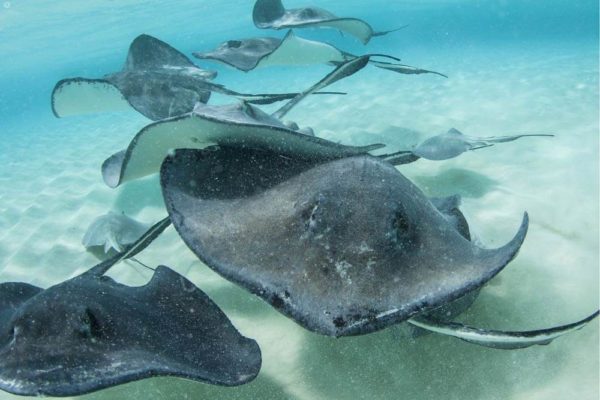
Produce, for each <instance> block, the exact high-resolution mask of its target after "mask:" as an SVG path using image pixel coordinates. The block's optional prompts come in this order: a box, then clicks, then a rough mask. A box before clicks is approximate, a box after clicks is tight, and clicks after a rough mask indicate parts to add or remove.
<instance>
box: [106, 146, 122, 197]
mask: <svg viewBox="0 0 600 400" xmlns="http://www.w3.org/2000/svg"><path fill="white" fill-rule="evenodd" d="M125 153H126V150H121V151H118V152H116V153H115V154H113V155H112V156H110V157H108V158H107V159H106V160H104V162H103V163H102V179H104V183H106V185H108V187H110V188H113V189H114V188H116V187H117V186H119V183H121V170H122V168H123V161H124V160H125Z"/></svg>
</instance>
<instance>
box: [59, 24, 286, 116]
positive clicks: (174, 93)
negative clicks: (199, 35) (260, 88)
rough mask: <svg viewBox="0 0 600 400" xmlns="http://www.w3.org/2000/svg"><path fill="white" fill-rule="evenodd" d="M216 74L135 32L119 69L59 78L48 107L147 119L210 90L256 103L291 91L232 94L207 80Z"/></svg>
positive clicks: (177, 110)
mask: <svg viewBox="0 0 600 400" xmlns="http://www.w3.org/2000/svg"><path fill="white" fill-rule="evenodd" d="M216 74H217V73H216V72H213V71H206V70H203V69H200V68H198V67H197V66H196V65H194V64H193V63H192V62H191V61H190V60H189V59H188V58H187V57H186V56H185V55H183V54H182V53H180V52H179V51H177V50H176V49H174V48H173V47H171V46H169V45H168V44H167V43H165V42H162V41H160V40H158V39H156V38H154V37H152V36H149V35H140V36H138V37H137V38H136V39H135V40H134V41H133V42H132V43H131V46H130V48H129V53H128V55H127V60H126V62H125V66H124V67H123V69H122V70H121V71H119V72H116V73H112V74H108V75H106V76H105V77H104V78H101V79H88V78H68V79H63V80H61V81H59V82H58V83H57V84H56V86H55V87H54V90H53V91H52V110H53V112H54V115H56V116H57V117H64V116H69V115H78V114H85V113H93V112H110V111H123V110H130V109H131V108H133V109H135V110H136V111H138V112H139V113H141V114H143V115H144V116H146V117H148V118H150V119H152V120H159V119H163V118H169V117H172V116H176V115H181V114H185V113H189V112H190V111H192V110H193V109H194V106H195V104H196V103H198V102H201V103H206V102H207V101H208V100H209V98H210V96H211V92H218V93H221V94H225V95H230V96H235V97H238V98H240V99H243V100H246V101H248V102H255V103H257V104H269V103H273V102H276V101H281V100H286V99H290V98H292V97H294V96H295V95H296V93H284V94H245V93H238V92H235V91H233V90H229V89H227V88H225V87H224V86H222V85H219V84H216V83H212V82H210V81H209V80H210V79H213V78H214V77H216Z"/></svg>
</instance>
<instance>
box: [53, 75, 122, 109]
mask: <svg viewBox="0 0 600 400" xmlns="http://www.w3.org/2000/svg"><path fill="white" fill-rule="evenodd" d="M131 109H132V106H131V105H130V104H129V102H128V101H127V100H126V99H125V97H123V94H122V93H121V92H120V91H119V89H117V87H116V86H115V85H113V84H112V83H110V82H108V81H106V80H104V79H86V78H70V79H63V80H61V81H59V82H58V83H57V84H56V86H55V87H54V90H53V91H52V112H53V113H54V115H55V116H56V117H58V118H62V117H67V116H70V115H80V114H90V113H100V112H115V111H130V110H131Z"/></svg>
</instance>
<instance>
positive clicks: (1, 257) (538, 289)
mask: <svg viewBox="0 0 600 400" xmlns="http://www.w3.org/2000/svg"><path fill="white" fill-rule="evenodd" d="M253 3H254V2H253V1H252V0H223V1H205V0H177V1H169V0H161V1H158V0H144V1H141V0H122V1H114V0H86V1H81V0H11V1H4V2H3V3H2V7H0V67H1V68H0V165H1V167H0V187H1V189H0V282H9V281H11V282H12V281H19V282H27V283H30V284H33V285H37V286H41V287H48V286H51V285H53V284H56V283H59V282H61V281H63V280H65V279H68V278H70V277H73V276H75V275H76V274H78V273H81V272H83V271H85V270H86V269H88V268H89V267H90V266H92V265H94V264H95V263H96V262H97V259H96V258H95V257H94V256H93V255H92V254H91V253H89V252H86V251H85V249H84V248H83V246H82V245H81V239H82V237H83V235H84V233H85V231H86V229H87V228H88V226H89V225H90V223H91V222H92V221H93V220H94V219H95V218H96V217H98V216H100V215H103V214H105V213H106V212H108V211H109V210H113V211H116V212H124V213H125V214H127V215H129V216H131V217H133V218H136V219H137V220H139V221H144V222H147V223H151V222H155V221H157V220H159V219H160V218H162V217H163V216H164V215H165V208H164V202H163V198H162V193H161V189H160V185H159V181H158V178H157V177H156V176H155V175H154V176H150V177H147V178H144V179H141V180H138V181H133V182H130V183H127V184H125V185H123V186H121V187H119V188H117V189H110V188H108V187H107V186H106V185H105V184H104V182H103V180H102V175H101V173H100V166H101V164H102V163H103V161H104V160H105V159H106V158H107V157H108V156H110V155H111V154H113V153H115V152H116V151H119V150H121V149H123V148H125V147H126V146H127V145H128V143H129V142H130V140H131V139H132V138H133V136H134V135H135V134H136V133H137V132H138V131H139V130H140V129H142V128H143V127H144V126H146V125H147V124H148V123H150V121H149V120H148V119H146V118H145V117H143V116H141V115H140V114H137V113H135V112H120V113H109V114H88V115H81V116H74V117H68V118H61V119H58V118H55V117H54V116H53V115H52V110H51V106H50V94H51V92H52V89H53V87H54V85H55V84H56V82H57V81H59V80H60V79H63V78H67V77H88V78H100V77H102V76H103V75H104V74H107V73H111V72H115V71H117V70H119V69H120V68H121V67H122V66H123V64H124V62H125V58H126V55H127V49H128V46H129V44H130V42H131V41H132V40H133V39H134V38H135V37H136V36H138V35H139V34H142V33H146V34H150V35H153V36H156V37H157V38H160V39H161V40H164V41H166V42H167V43H169V44H170V45H172V46H173V47H175V48H176V49H178V50H180V51H182V52H183V53H184V54H186V55H187V56H188V57H190V58H192V56H191V53H192V52H194V51H208V50H210V49H213V48H214V47H215V46H216V45H218V44H219V43H221V42H223V41H225V40H230V39H240V38H249V37H257V36H276V37H279V38H282V37H283V36H284V35H285V33H286V31H284V30H282V31H268V30H259V29H257V28H255V27H254V25H253V24H252V17H251V12H252V6H253ZM390 3H392V4H390ZM284 4H285V5H286V7H287V8H294V7H302V6H304V5H318V6H319V7H323V8H326V9H328V10H331V11H332V12H334V13H335V14H337V15H341V16H352V17H360V18H363V19H365V20H367V21H369V23H370V24H371V25H373V26H374V27H375V28H376V29H377V30H384V29H392V28H395V27H398V26H402V25H405V24H408V25H409V26H408V27H407V28H406V29H403V30H402V31H400V32H396V33H392V34H389V35H387V36H384V37H381V38H373V39H372V41H371V42H370V43H369V44H368V45H366V46H363V45H362V44H361V43H360V42H359V41H357V40H355V39H354V38H352V37H351V36H349V35H340V34H339V32H337V31H334V30H330V29H297V30H295V33H296V34H297V35H301V36H302V37H306V38H309V39H312V40H323V41H327V42H329V43H332V44H335V45H336V46H337V47H339V48H341V49H343V50H345V51H348V52H351V53H354V54H365V53H386V54H391V55H394V56H398V57H400V58H401V59H402V62H403V63H406V64H409V65H415V66H419V67H421V68H426V69H430V70H434V71H440V72H442V73H444V74H447V75H448V77H449V78H448V79H445V78H442V77H440V76H436V75H400V74H396V73H393V72H389V71H385V70H382V69H377V68H374V67H367V68H365V69H364V70H362V71H360V72H358V73H357V74H355V75H354V76H351V77H349V78H347V79H344V80H342V81H340V82H337V83H335V84H334V85H332V86H331V87H330V88H327V90H333V91H342V92H347V95H345V96H312V97H310V98H308V99H306V100H305V101H303V102H302V103H301V104H300V105H298V107H297V108H295V109H294V110H293V111H292V112H290V114H289V115H288V116H286V119H288V118H289V119H290V120H293V121H296V122H298V124H299V125H300V126H310V127H312V128H313V129H314V131H315V133H316V135H317V136H319V137H321V138H324V139H328V140H331V141H333V142H339V143H343V144H346V145H367V144H372V143H385V144H386V145H387V148H386V149H385V152H388V150H389V152H391V151H397V150H402V149H406V148H411V147H412V146H414V145H415V144H417V143H420V142H422V141H423V140H424V139H426V138H428V137H430V136H434V135H437V134H440V133H443V132H446V131H447V130H448V129H450V128H456V129H458V130H460V131H461V132H464V133H465V134H466V135H469V136H484V137H488V136H504V135H516V134H522V133H549V134H554V135H555V137H553V138H523V139H520V140H519V141H515V142H511V143H505V144H499V145H496V146H493V147H491V148H485V149H480V150H477V151H469V152H466V153H464V154H463V155H461V156H460V157H458V158H455V159H452V160H447V161H428V160H419V161H418V162H415V163H413V164H408V165H405V166H400V167H399V170H400V171H401V172H402V173H403V174H404V175H405V176H406V177H408V178H409V179H410V180H411V181H412V182H414V183H415V184H416V185H417V186H418V187H419V188H420V189H421V190H423V191H424V192H425V194H426V195H428V196H438V197H439V196H449V195H453V194H460V195H461V196H462V199H463V202H462V207H461V209H462V210H463V211H464V214H465V216H466V217H467V219H468V221H469V224H470V227H471V232H472V234H473V236H474V241H475V242H476V243H478V244H481V245H483V246H485V247H488V248H495V247H498V246H500V245H502V244H504V243H506V242H507V241H508V240H509V239H510V238H511V237H512V236H513V235H514V233H515V231H516V229H517V227H518V224H519V222H520V219H521V216H522V214H523V212H524V211H527V212H528V213H529V215H530V219H531V223H530V228H529V232H528V236H527V238H526V240H525V242H524V245H523V247H522V248H521V251H520V253H519V255H518V257H517V258H516V259H515V260H514V261H513V262H512V263H511V264H510V265H509V266H508V267H507V268H506V270H504V271H503V272H502V273H501V274H500V275H499V276H498V277H496V278H494V279H493V280H492V281H491V282H490V283H489V284H488V285H487V286H485V287H484V289H483V290H482V293H481V295H480V297H479V298H478V299H477V301H476V302H475V303H474V304H473V306H472V307H471V308H470V309H469V310H468V311H467V312H466V313H464V314H463V315H461V316H460V317H459V318H458V320H459V321H461V322H465V323H468V324H469V325H473V326H478V327H483V328H490V329H503V330H532V329H540V328H543V327H549V326H556V325H561V324H566V323H569V322H572V321H575V320H579V319H581V318H583V317H585V316H586V315H588V314H590V313H591V312H593V311H594V310H596V309H597V308H598V300H599V299H598V297H599V288H598V285H599V280H600V276H599V251H600V246H599V226H598V225H599V218H600V213H599V193H598V192H599V180H600V177H599V136H600V131H599V127H598V120H599V106H600V104H599V89H598V87H599V78H598V73H599V66H598V57H599V51H598V3H597V2H596V1H590V0H584V1H576V2H572V1H571V2H569V1H566V0H552V1H548V2H544V1H533V0H528V1H521V0H491V1H467V0H448V1H442V0H427V1H416V0H410V1H394V2H389V1H383V0H375V1H369V2H366V1H359V0H351V1H340V0H310V1H309V0H287V1H285V2H284ZM193 61H194V62H195V63H196V64H197V65H199V66H201V67H202V68H208V69H214V70H216V71H218V73H219V74H218V76H217V78H216V79H215V83H218V84H222V85H225V86H226V87H228V88H230V89H234V90H236V91H239V92H245V93H273V92H275V93H279V92H294V91H301V90H304V89H306V88H307V87H309V86H310V85H312V84H313V83H315V82H317V81H318V80H319V79H321V78H322V77H323V76H324V75H325V74H327V73H328V72H330V71H331V69H332V67H330V66H327V65H311V66H290V67H281V66H270V67H266V68H264V69H261V70H255V71H251V72H248V73H243V72H239V71H237V70H235V69H233V68H230V67H227V66H224V65H220V64H217V63H214V62H210V61H207V60H197V59H193ZM214 100H215V101H216V102H221V103H224V102H231V101H232V100H231V98H229V97H225V96H215V99H214ZM275 109H277V107H274V106H265V107H264V110H266V111H274V110H275ZM138 258H139V259H140V260H142V261H143V262H144V263H145V264H147V265H159V264H165V265H168V266H170V267H171V268H173V269H174V270H176V271H177V272H179V273H181V274H184V275H185V276H186V277H187V278H188V279H190V280H191V281H192V282H194V284H196V285H198V287H200V288H201V289H202V290H204V291H205V292H206V293H207V294H208V295H209V296H210V297H211V298H212V299H213V300H214V301H215V302H216V303H217V304H218V305H219V307H221V308H222V309H223V311H224V312H225V313H226V314H227V316H228V317H229V318H230V319H231V321H232V322H233V324H234V325H235V326H236V327H237V328H238V329H239V330H240V332H241V333H242V334H243V335H244V336H246V337H249V338H253V339H255V340H256V341H257V342H258V344H259V345H260V347H261V350H262V358H263V362H262V369H261V372H260V374H259V376H258V378H257V379H256V380H255V381H253V382H251V383H249V384H247V385H243V386H240V387H235V388H228V387H219V386H212V385H208V384H202V383H197V382H191V381H186V380H180V379H176V378H164V377H163V378H152V379H147V380H143V381H139V382H134V383H129V384H126V385H122V386H117V387H114V388H110V389H106V390H103V391H99V392H96V393H93V394H89V395H86V396H85V397H86V398H88V399H98V400H99V399H122V398H144V399H208V398H210V399H298V400H304V399H457V400H459V399H460V400H466V399H485V400H488V399H498V400H500V399H502V400H504V399H513V400H521V399H523V400H524V399H528V400H529V399H540V400H541V399H565V398H573V399H583V400H594V399H597V398H598V396H599V391H600V389H599V383H598V376H599V374H600V370H599V360H598V352H599V347H598V343H599V337H598V331H599V329H598V321H597V320H595V321H594V322H592V323H591V324H590V325H588V326H587V327H585V328H584V329H582V330H580V331H578V332H575V333H573V334H571V335H567V336H565V337H563V338H559V339H557V340H556V341H554V342H553V343H552V344H550V345H549V346H534V347H531V348H527V349H523V350H514V351H502V350H495V349H488V348H484V347H479V346H475V345H472V344H469V343H466V342H462V341H460V340H457V339H453V338H450V337H445V336H440V335H433V334H432V335H427V336H423V337H420V338H417V339H406V338H403V337H402V335H401V332H400V329H401V328H398V327H391V328H389V329H385V330H382V331H379V332H376V333H373V334H369V335H364V336H357V337H348V338H340V339H333V338H329V337H325V336H321V335H317V334H314V333H311V332H309V331H307V330H305V329H303V328H302V327H300V326H299V325H297V324H296V323H294V322H293V321H292V320H290V319H288V318H286V317H284V316H283V315H281V314H279V313H278V312H277V311H275V310H274V309H273V308H272V307H270V306H269V305H268V304H267V303H265V302H263V301H262V300H260V299H259V298H258V297H255V296H253V295H250V294H248V292H246V291H245V290H243V289H241V288H240V287H238V286H236V285H234V284H232V283H230V282H228V281H226V280H225V279H223V278H221V277H220V276H219V275H217V274H216V273H214V272H213V271H212V270H210V269H209V268H208V267H206V266H205V265H204V264H203V263H201V262H200V261H199V260H198V258H197V257H196V256H195V255H194V254H193V253H192V252H191V251H190V250H189V249H188V248H187V247H186V246H185V244H184V243H183V242H182V240H181V239H180V238H179V236H178V235H177V233H176V232H175V230H173V229H172V228H170V229H169V230H167V231H166V232H165V234H164V235H162V236H161V237H160V238H158V239H157V240H156V242H154V243H153V244H152V245H151V246H150V247H149V248H148V249H146V250H144V252H143V253H141V254H140V255H139V256H138ZM110 275H111V276H113V277H115V278H117V279H118V280H119V281H122V282H125V283H128V284H132V285H133V284H135V285H140V284H143V283H144V282H146V281H147V280H148V279H149V278H150V276H151V273H150V272H149V271H146V270H144V269H137V268H136V267H130V266H128V265H126V264H122V265H120V266H118V267H116V268H115V269H114V270H112V271H111V273H110ZM1 317H2V310H0V321H1ZM3 329H4V327H2V326H0V334H1V333H2V331H3ZM0 345H2V343H0ZM1 374H2V371H0V375H1ZM17 398H18V397H16V396H13V395H9V394H7V393H4V392H0V399H2V400H4V399H17Z"/></svg>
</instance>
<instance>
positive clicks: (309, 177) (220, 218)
mask: <svg viewBox="0 0 600 400" xmlns="http://www.w3.org/2000/svg"><path fill="white" fill-rule="evenodd" d="M161 185H162V188H163V194H164V198H165V204H166V206H167V210H168V212H169V215H170V217H171V220H172V222H173V224H174V226H175V228H176V229H177V231H178V232H179V234H180V236H181V237H182V238H183V240H184V241H185V242H186V244H187V245H188V246H189V247H190V249H192V251H193V252H194V253H195V254H196V255H197V256H198V257H199V258H200V259H201V260H202V261H203V262H205V263H206V264H207V265H208V266H209V267H211V268H212V269H214V270H215V271H216V272H218V273H219V274H221V275H222V276H224V277H225V278H227V279H229V280H231V281H233V282H235V283H237V284H239V285H241V286H242V287H244V288H246V289H247V290H249V291H250V292H252V293H254V294H256V295H258V296H260V297H261V298H263V299H264V300H265V301H267V302H268V303H270V304H271V305H272V306H273V307H275V308H276V309H277V310H279V311H280V312H282V313H283V314H285V315H287V316H289V317H290V318H292V319H293V320H295V321H296V322H297V323H299V324H300V325H302V326H303V327H305V328H307V329H309V330H311V331H314V332H317V333H320V334H324V335H330V336H347V335H360V334H366V333H370V332H373V331H376V330H379V329H383V328H385V327H387V326H389V325H391V324H394V323H398V322H402V321H405V320H409V322H411V323H412V322H414V325H417V324H418V327H419V328H423V329H429V330H433V331H438V332H440V333H445V334H450V335H452V336H456V337H460V338H462V339H465V340H469V341H471V342H473V343H477V344H480V345H484V346H488V347H495V348H520V347H527V346H531V345H534V344H547V343H548V342H549V341H550V340H552V339H554V338H555V337H558V336H560V335H562V334H565V333H568V332H570V331H572V330H575V329H579V328H581V327H582V326H584V325H585V323H587V322H589V320H590V319H589V318H588V319H586V320H583V321H580V322H578V323H576V324H572V325H565V326H561V327H557V328H551V329H550V330H542V331H536V332H534V333H531V332H498V331H484V330H481V331H480V333H481V335H480V336H477V337H462V336H464V335H463V332H462V330H465V329H466V330H469V329H471V330H474V328H469V327H465V326H462V325H459V324H453V325H451V324H444V323H443V322H438V321H436V320H435V319H434V318H435V315H439V312H440V307H443V306H445V307H446V309H445V311H446V312H447V311H448V310H450V312H453V313H455V314H454V315H456V313H460V312H461V311H462V310H464V309H465V308H466V307H468V306H469V304H470V303H471V302H472V301H473V300H474V298H475V297H476V295H477V293H476V291H477V290H479V289H480V288H481V287H482V286H483V285H484V284H485V283H486V282H488V281H489V280H490V279H491V278H492V277H494V276H495V275H496V274H497V273H498V272H500V271H501V270H502V269H503V268H504V267H505V266H506V265H507V264H508V263H509V262H510V261H511V260H512V259H513V258H514V257H515V256H516V254H517V252H518V250H519V248H520V246H521V244H522V242H523V240H524V238H525V234H526V232H527V227H528V218H527V215H525V217H524V219H523V222H522V224H521V227H520V229H519V231H518V233H517V234H516V236H515V237H514V238H513V239H512V240H511V241H510V242H509V243H508V244H507V245H505V246H504V247H501V248H499V249H496V250H487V249H482V248H479V247H477V246H475V245H473V244H472V243H471V242H470V241H469V233H468V225H467V224H466V220H465V219H464V216H463V215H462V213H460V211H459V210H458V203H457V201H456V199H453V198H448V199H437V200H434V201H433V202H431V201H429V200H428V199H427V198H426V197H425V196H424V195H423V193H421V192H420V190H419V189H418V188H416V187H415V186H414V185H413V184H412V183H411V182H410V181H408V180H407V179H406V178H404V177H403V176H402V175H401V174H400V173H399V172H398V171H397V170H396V169H395V168H393V166H391V165H390V164H389V163H386V162H385V161H381V160H380V159H378V158H375V157H371V156H356V157H350V158H344V159H341V160H336V161H328V162H321V163H314V162H313V163H311V162H306V161H299V160H296V159H293V158H286V157H281V156H280V155H278V154H276V153H272V152H265V151H256V150H253V151H248V150H243V149H239V148H221V149H217V150H213V151H207V150H203V151H202V150H178V151H176V152H175V153H174V154H173V155H171V156H169V157H167V158H166V159H165V162H164V163H163V167H162V170H161ZM436 206H437V207H436ZM452 303H454V304H452ZM459 303H460V304H459ZM412 317H415V318H416V317H418V318H417V319H414V318H413V319H410V318H412ZM439 326H442V328H440V327H439ZM444 329H445V331H444ZM529 334H530V335H529Z"/></svg>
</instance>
